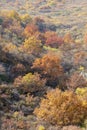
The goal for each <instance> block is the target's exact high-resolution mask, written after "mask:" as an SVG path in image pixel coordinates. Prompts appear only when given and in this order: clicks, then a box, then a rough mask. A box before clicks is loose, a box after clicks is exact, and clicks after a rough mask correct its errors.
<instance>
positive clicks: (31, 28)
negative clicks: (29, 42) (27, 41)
mask: <svg viewBox="0 0 87 130" xmlns="http://www.w3.org/2000/svg"><path fill="white" fill-rule="evenodd" d="M36 34H38V27H37V26H36V25H34V24H28V25H27V26H26V27H25V29H24V35H25V36H26V37H29V36H33V35H36Z"/></svg>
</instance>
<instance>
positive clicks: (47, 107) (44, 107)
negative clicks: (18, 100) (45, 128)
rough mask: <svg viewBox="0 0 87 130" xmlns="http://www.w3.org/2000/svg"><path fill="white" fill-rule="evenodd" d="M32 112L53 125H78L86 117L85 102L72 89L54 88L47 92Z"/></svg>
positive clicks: (86, 107) (86, 104)
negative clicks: (63, 90)
mask: <svg viewBox="0 0 87 130" xmlns="http://www.w3.org/2000/svg"><path fill="white" fill-rule="evenodd" d="M34 113H35V115H36V116H37V117H38V118H40V119H42V120H45V121H47V122H50V123H51V124H53V125H58V126H64V125H80V124H82V123H83V122H84V120H85V119H87V103H85V104H84V100H82V98H80V96H78V95H76V94H75V93H73V92H72V91H65V92H62V91H61V90H59V89H54V90H51V91H49V92H48V93H47V95H46V97H45V98H44V99H42V101H41V103H40V107H39V108H36V109H35V111H34Z"/></svg>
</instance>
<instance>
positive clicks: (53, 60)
mask: <svg viewBox="0 0 87 130" xmlns="http://www.w3.org/2000/svg"><path fill="white" fill-rule="evenodd" d="M60 64H61V59H60V56H57V55H55V54H45V55H44V56H43V57H42V58H39V59H36V60H35V62H34V63H33V66H32V69H35V70H36V71H37V72H39V73H41V74H42V76H43V77H46V78H47V79H48V80H49V82H50V83H51V81H53V82H58V78H59V77H60V76H61V75H62V74H63V68H62V66H61V65H60ZM54 85H55V83H54Z"/></svg>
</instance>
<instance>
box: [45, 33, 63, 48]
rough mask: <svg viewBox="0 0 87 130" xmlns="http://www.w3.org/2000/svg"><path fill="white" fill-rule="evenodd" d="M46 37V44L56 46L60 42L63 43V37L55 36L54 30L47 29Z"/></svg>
mask: <svg viewBox="0 0 87 130" xmlns="http://www.w3.org/2000/svg"><path fill="white" fill-rule="evenodd" d="M45 37H46V45H48V46H51V47H55V48H58V47H59V46H60V45H61V44H63V38H62V37H59V36H57V34H56V33H55V32H52V31H48V32H46V33H45Z"/></svg>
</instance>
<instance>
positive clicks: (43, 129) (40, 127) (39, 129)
mask: <svg viewBox="0 0 87 130" xmlns="http://www.w3.org/2000/svg"><path fill="white" fill-rule="evenodd" d="M38 130H46V129H45V127H44V126H42V125H40V126H39V128H38Z"/></svg>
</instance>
